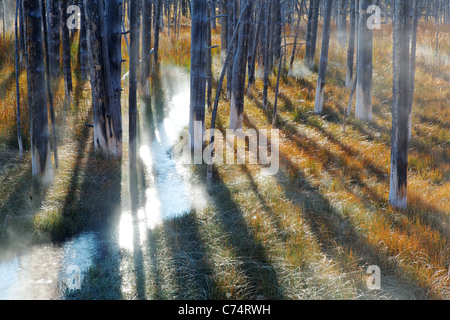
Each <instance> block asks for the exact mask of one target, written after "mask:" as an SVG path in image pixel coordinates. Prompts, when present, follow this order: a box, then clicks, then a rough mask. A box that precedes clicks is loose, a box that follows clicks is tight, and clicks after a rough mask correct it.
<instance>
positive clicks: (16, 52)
mask: <svg viewBox="0 0 450 320" xmlns="http://www.w3.org/2000/svg"><path fill="white" fill-rule="evenodd" d="M19 6H21V2H20V0H16V17H15V20H14V34H15V50H14V51H15V69H16V126H17V143H18V146H19V158H20V159H22V158H23V144H22V129H21V126H20V87H19V75H20V65H19V60H20V58H19V28H18V20H19Z"/></svg>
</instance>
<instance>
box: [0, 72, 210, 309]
mask: <svg viewBox="0 0 450 320" xmlns="http://www.w3.org/2000/svg"><path fill="white" fill-rule="evenodd" d="M160 74H161V77H160V79H157V81H156V82H155V84H154V89H153V90H152V99H151V102H147V103H144V102H142V103H141V110H140V123H141V125H140V146H139V149H138V150H139V156H140V157H141V160H142V163H143V166H144V171H145V174H146V180H147V181H148V184H147V185H146V189H145V190H146V191H145V199H146V203H145V205H144V207H143V208H141V209H140V210H139V212H138V215H137V221H136V220H133V216H132V214H131V212H130V211H129V210H126V209H127V208H126V207H125V208H123V212H122V215H121V217H120V221H119V223H118V225H117V226H116V227H115V228H114V231H113V232H112V234H110V233H109V234H108V233H104V232H85V233H82V234H80V235H78V236H77V237H74V238H71V239H69V240H67V241H66V242H65V243H63V244H61V245H54V244H46V245H35V246H30V247H28V248H25V249H23V250H22V251H21V252H18V251H15V252H12V253H11V252H10V253H8V254H7V255H6V254H5V255H4V256H1V257H0V300H16V299H20V300H22V299H23V300H47V299H61V298H63V297H64V292H63V291H64V290H63V289H64V288H65V284H66V281H67V279H68V278H69V274H68V269H69V267H71V266H77V267H78V268H79V270H80V271H81V279H82V278H83V274H84V273H85V272H86V271H87V270H88V269H89V267H90V266H91V265H92V263H93V261H94V259H95V257H96V255H97V254H98V252H99V250H100V248H101V247H102V246H104V245H108V243H115V244H118V245H119V248H120V249H121V250H128V251H133V245H134V238H133V230H134V227H135V226H134V225H133V223H136V222H137V223H138V227H139V235H140V239H141V241H143V239H145V237H146V235H147V231H148V230H151V229H152V228H154V227H155V226H157V225H158V224H160V223H161V222H163V221H164V220H165V219H170V218H174V217H177V216H180V215H183V214H185V213H187V212H189V211H190V210H191V209H193V208H196V209H199V208H201V207H203V206H204V205H206V203H207V196H206V192H205V191H204V190H203V189H202V187H201V185H200V184H198V183H197V184H196V183H193V182H192V180H191V178H192V177H191V176H190V171H189V168H188V167H185V166H184V165H183V164H182V163H181V162H179V160H175V159H173V158H172V157H171V150H172V147H173V145H174V144H175V143H176V141H178V139H179V136H180V133H181V131H182V130H183V129H184V128H185V127H186V126H187V125H188V122H189V94H190V90H189V86H190V80H189V74H188V73H187V72H185V71H184V70H182V69H180V68H177V67H169V66H163V67H161V71H160ZM126 185H127V183H124V187H126Z"/></svg>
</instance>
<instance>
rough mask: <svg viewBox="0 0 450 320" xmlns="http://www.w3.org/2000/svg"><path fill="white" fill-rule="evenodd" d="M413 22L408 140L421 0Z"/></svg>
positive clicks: (414, 13)
mask: <svg viewBox="0 0 450 320" xmlns="http://www.w3.org/2000/svg"><path fill="white" fill-rule="evenodd" d="M413 10H414V11H413V22H412V30H411V66H410V69H409V74H410V76H409V80H410V83H409V111H408V141H411V139H412V109H413V102H414V89H415V77H416V53H417V45H416V43H417V27H418V25H419V0H414V8H413Z"/></svg>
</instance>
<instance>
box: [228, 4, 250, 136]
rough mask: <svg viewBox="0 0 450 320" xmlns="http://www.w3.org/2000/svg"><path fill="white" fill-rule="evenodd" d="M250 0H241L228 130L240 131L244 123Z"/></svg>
mask: <svg viewBox="0 0 450 320" xmlns="http://www.w3.org/2000/svg"><path fill="white" fill-rule="evenodd" d="M247 3H248V4H247ZM252 4H253V1H252V0H241V5H240V7H241V8H245V7H246V9H245V10H246V11H245V13H244V15H243V18H242V23H241V25H240V26H239V38H238V45H237V49H236V55H235V57H234V63H233V83H232V90H231V105H230V129H234V130H237V129H242V125H243V122H244V99H245V76H246V68H247V56H248V46H247V44H248V28H249V24H250V16H251V8H252Z"/></svg>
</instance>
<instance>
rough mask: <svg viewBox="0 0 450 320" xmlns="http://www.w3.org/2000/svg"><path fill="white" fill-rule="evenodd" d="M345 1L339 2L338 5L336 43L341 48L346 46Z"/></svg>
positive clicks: (340, 0)
mask: <svg viewBox="0 0 450 320" xmlns="http://www.w3.org/2000/svg"><path fill="white" fill-rule="evenodd" d="M347 2H348V1H347V0H339V1H338V3H337V5H338V42H339V44H340V45H341V46H342V47H345V45H346V44H347Z"/></svg>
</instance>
